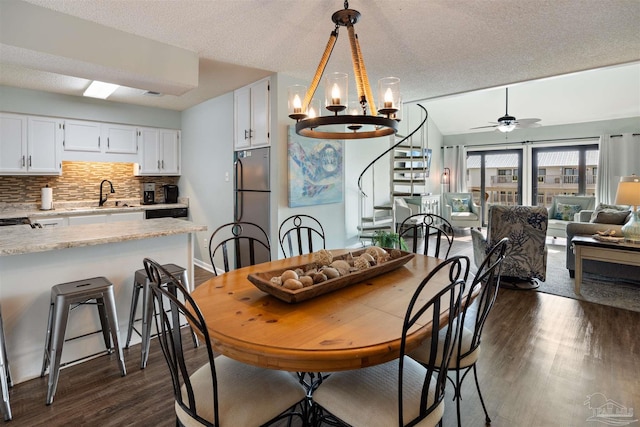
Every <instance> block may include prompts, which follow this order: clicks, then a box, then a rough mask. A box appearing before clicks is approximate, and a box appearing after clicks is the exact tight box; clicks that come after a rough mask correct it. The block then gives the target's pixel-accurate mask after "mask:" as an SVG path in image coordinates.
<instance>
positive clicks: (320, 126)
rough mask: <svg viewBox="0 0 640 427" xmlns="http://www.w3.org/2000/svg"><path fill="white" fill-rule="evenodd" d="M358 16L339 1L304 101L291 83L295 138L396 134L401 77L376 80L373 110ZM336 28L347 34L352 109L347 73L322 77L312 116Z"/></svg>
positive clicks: (289, 103) (346, 137)
mask: <svg viewBox="0 0 640 427" xmlns="http://www.w3.org/2000/svg"><path fill="white" fill-rule="evenodd" d="M360 16H361V15H360V12H358V11H357V10H353V9H349V2H348V1H345V2H344V9H343V10H339V11H337V12H335V13H334V14H333V15H332V16H331V20H332V21H333V23H334V24H335V28H334V30H333V31H332V32H331V35H330V37H329V41H328V42H327V46H326V47H325V50H324V53H323V54H322V58H321V59H320V64H319V65H318V68H317V69H316V73H315V75H314V77H313V79H312V81H311V84H310V86H309V88H308V89H307V90H306V92H305V94H304V97H302V95H301V90H300V88H303V87H304V86H300V85H296V86H292V87H291V88H289V93H288V97H289V99H288V105H289V108H288V111H289V117H290V118H292V119H293V120H295V121H296V133H297V134H298V135H302V136H306V137H310V138H320V139H363V138H377V137H381V136H387V135H392V134H395V133H396V132H397V131H398V121H399V120H400V110H401V108H402V101H401V99H402V98H401V95H400V79H398V78H396V77H386V78H384V79H381V80H380V81H379V82H378V105H379V106H380V109H379V110H378V109H376V104H375V101H374V97H373V91H372V90H371V86H370V85H369V77H368V75H367V70H366V68H365V65H364V59H363V57H362V53H361V51H360V43H359V41H358V36H357V35H356V33H355V29H354V25H355V24H356V23H357V22H358V20H359V19H360ZM340 27H346V29H347V32H348V34H349V44H350V46H351V61H352V63H353V72H354V76H355V88H356V91H357V101H356V105H355V106H354V105H353V103H350V102H349V90H348V89H349V85H348V83H349V77H348V75H347V74H345V73H331V74H329V75H327V76H326V77H325V79H324V84H325V89H324V108H323V109H322V110H320V111H317V110H315V107H314V110H313V112H314V113H316V114H317V115H316V116H315V117H314V116H313V115H312V114H311V112H312V104H313V103H314V96H315V95H316V91H317V89H318V85H319V84H320V82H321V81H322V77H323V74H324V70H325V68H326V66H327V63H328V62H329V59H330V57H331V52H332V51H333V48H334V46H335V44H336V41H337V40H338V30H339V29H340ZM298 100H301V102H298ZM323 114H325V115H323ZM345 127H346V129H345ZM347 130H348V131H347Z"/></svg>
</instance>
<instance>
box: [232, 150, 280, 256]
mask: <svg viewBox="0 0 640 427" xmlns="http://www.w3.org/2000/svg"><path fill="white" fill-rule="evenodd" d="M269 166H270V157H269V148H268V147H266V148H255V149H253V150H245V151H236V152H235V161H234V168H235V170H234V186H235V188H234V192H235V208H234V219H235V221H244V222H252V223H254V224H257V225H259V226H260V227H261V228H262V229H263V230H264V231H265V232H266V233H267V236H270V232H269V230H270V227H269V225H270V216H269V211H270V199H271V189H270V185H269ZM253 237H256V238H260V240H264V237H261V236H258V235H254V236H253ZM240 251H241V252H244V253H243V254H242V256H243V259H249V255H248V251H249V247H248V245H243V246H241V248H240ZM255 259H256V263H261V262H266V261H269V253H268V251H266V250H262V248H260V249H259V250H258V248H256V252H255Z"/></svg>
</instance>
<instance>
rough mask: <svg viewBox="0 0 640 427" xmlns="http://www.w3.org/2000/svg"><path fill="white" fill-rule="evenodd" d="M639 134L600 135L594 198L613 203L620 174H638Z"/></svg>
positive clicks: (639, 156) (639, 167)
mask: <svg viewBox="0 0 640 427" xmlns="http://www.w3.org/2000/svg"><path fill="white" fill-rule="evenodd" d="M638 159H640V135H633V134H631V133H625V134H622V136H611V135H603V136H601V137H600V150H599V158H598V181H597V185H596V199H597V200H598V202H599V203H608V204H613V203H614V202H615V200H616V191H617V190H618V182H620V177H621V176H629V175H631V174H636V175H640V162H639V161H638Z"/></svg>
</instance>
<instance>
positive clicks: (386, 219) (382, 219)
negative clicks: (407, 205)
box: [362, 216, 393, 225]
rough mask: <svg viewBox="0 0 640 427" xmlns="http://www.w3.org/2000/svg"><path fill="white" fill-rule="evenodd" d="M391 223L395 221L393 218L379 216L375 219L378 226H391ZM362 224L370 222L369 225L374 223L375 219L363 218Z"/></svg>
mask: <svg viewBox="0 0 640 427" xmlns="http://www.w3.org/2000/svg"><path fill="white" fill-rule="evenodd" d="M391 221H393V216H379V217H376V218H375V224H376V225H385V224H389V223H391ZM362 222H363V223H364V222H368V223H372V222H374V220H373V217H370V216H363V217H362Z"/></svg>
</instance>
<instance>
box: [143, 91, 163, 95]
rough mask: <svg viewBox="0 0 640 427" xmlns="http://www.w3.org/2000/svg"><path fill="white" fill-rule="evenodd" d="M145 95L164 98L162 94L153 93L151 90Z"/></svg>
mask: <svg viewBox="0 0 640 427" xmlns="http://www.w3.org/2000/svg"><path fill="white" fill-rule="evenodd" d="M143 95H145V96H162V94H161V93H160V92H154V91H151V90H148V91H146V92H144V93H143Z"/></svg>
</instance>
